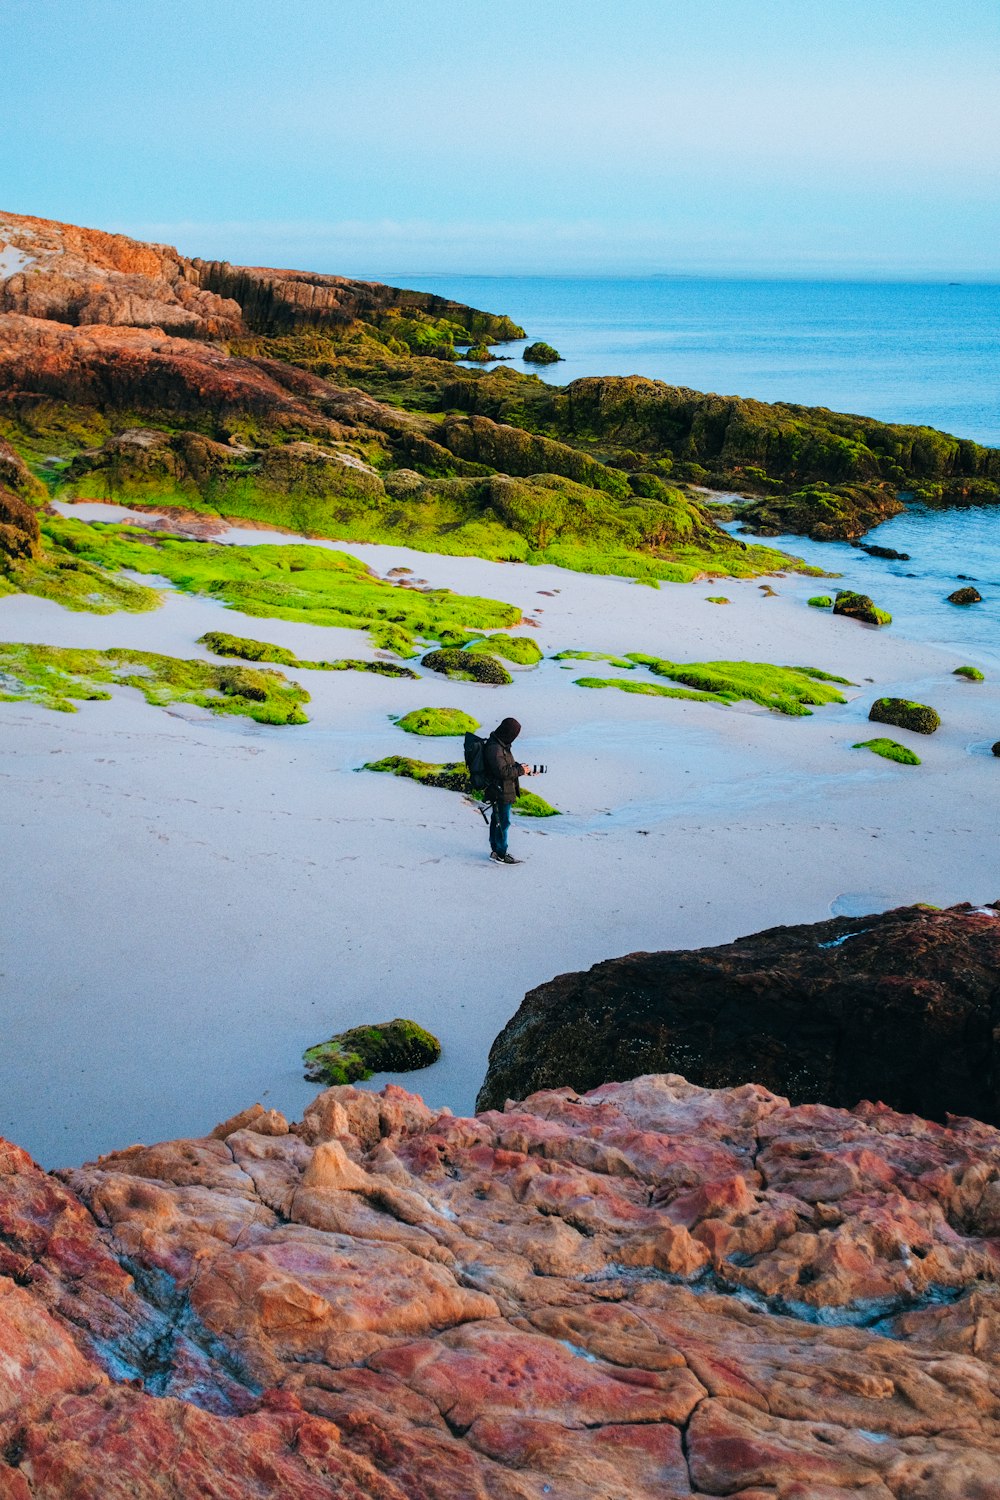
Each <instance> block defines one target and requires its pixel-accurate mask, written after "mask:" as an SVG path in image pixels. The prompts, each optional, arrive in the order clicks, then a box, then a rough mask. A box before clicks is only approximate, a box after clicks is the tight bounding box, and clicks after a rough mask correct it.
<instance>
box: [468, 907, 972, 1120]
mask: <svg viewBox="0 0 1000 1500" xmlns="http://www.w3.org/2000/svg"><path fill="white" fill-rule="evenodd" d="M998 1046H1000V903H994V904H993V905H992V906H984V907H973V906H971V905H969V904H968V903H965V904H963V905H960V906H953V907H949V908H948V909H947V910H945V911H938V910H937V909H935V908H933V907H928V906H907V907H899V908H897V909H896V910H895V911H889V912H882V913H879V914H876V915H872V916H864V917H834V918H832V919H831V920H829V921H826V922H813V923H808V924H803V925H801V926H796V927H772V928H769V929H768V930H767V931H766V932H757V933H754V934H752V935H751V936H750V937H743V938H739V939H738V940H737V941H736V942H734V943H725V944H722V945H721V946H719V947H715V948H698V949H677V950H674V951H670V952H665V953H631V954H628V955H626V956H625V957H624V958H613V959H608V960H607V961H605V962H604V963H599V964H595V965H594V967H593V968H592V969H588V970H586V971H585V972H581V973H574V974H561V975H559V976H558V977H557V978H556V979H553V980H550V981H549V983H547V984H543V985H539V986H538V987H537V988H536V989H533V990H530V991H529V992H528V994H527V995H525V997H524V1000H523V1001H522V1002H521V1006H520V1008H519V1009H518V1011H517V1012H516V1014H515V1015H514V1016H512V1017H511V1019H510V1020H509V1021H508V1023H507V1025H506V1026H505V1027H504V1029H503V1031H501V1032H500V1034H499V1036H498V1037H497V1038H496V1041H495V1042H494V1043H493V1046H492V1048H491V1050H490V1059H489V1068H488V1070H487V1074H486V1081H485V1083H484V1084H483V1087H482V1089H481V1090H480V1094H479V1099H478V1101H477V1103H478V1107H479V1108H480V1109H489V1108H491V1107H497V1106H502V1104H503V1102H504V1100H505V1099H508V1098H511V1099H520V1098H523V1097H524V1096H525V1095H527V1094H530V1093H532V1092H533V1091H534V1090H537V1089H541V1088H550V1087H552V1086H554V1085H557V1084H571V1085H572V1086H573V1087H574V1088H576V1089H589V1088H594V1087H596V1086H597V1085H598V1084H600V1083H603V1082H604V1081H606V1080H607V1079H625V1078H631V1077H634V1076H635V1075H636V1074H639V1073H660V1072H676V1073H683V1074H684V1075H685V1076H686V1077H687V1078H689V1079H691V1080H692V1081H693V1082H695V1083H699V1084H703V1085H706V1086H709V1087H712V1088H720V1087H728V1086H729V1085H731V1084H737V1083H742V1082H743V1081H744V1080H745V1079H746V1078H747V1077H752V1078H754V1079H755V1080H756V1081H757V1082H758V1083H762V1084H764V1085H765V1086H766V1087H768V1088H771V1089H774V1090H775V1091H776V1092H778V1093H781V1094H787V1095H788V1096H789V1097H790V1098H791V1099H792V1100H793V1101H796V1102H803V1103H804V1102H806V1101H808V1100H820V1101H822V1102H823V1103H824V1104H834V1105H843V1106H847V1107H850V1106H851V1105H854V1104H857V1103H858V1101H859V1100H861V1099H882V1100H885V1101H886V1103H888V1104H890V1105H892V1107H893V1108H895V1109H904V1110H914V1111H916V1112H917V1113H919V1114H922V1115H926V1116H929V1117H931V1118H932V1119H936V1120H943V1119H944V1118H945V1115H946V1114H947V1113H948V1112H949V1111H951V1112H952V1113H955V1114H965V1115H973V1116H975V1118H976V1119H980V1120H987V1121H989V1122H990V1123H992V1124H1000V1051H998Z"/></svg>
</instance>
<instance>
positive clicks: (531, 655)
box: [465, 631, 542, 667]
mask: <svg viewBox="0 0 1000 1500" xmlns="http://www.w3.org/2000/svg"><path fill="white" fill-rule="evenodd" d="M465 649H466V651H478V652H486V653H488V654H489V655H490V656H502V657H503V659H504V661H512V662H514V664H515V665H516V666H519V667H533V666H535V665H536V664H537V663H538V662H540V661H541V659H542V653H541V651H540V650H539V648H538V645H537V642H535V641H533V640H532V639H531V637H530V636H527V635H505V634H504V633H503V632H502V631H501V632H498V633H497V634H495V635H487V636H483V637H482V639H480V640H478V641H470V642H469V643H468V645H467V646H466V648H465Z"/></svg>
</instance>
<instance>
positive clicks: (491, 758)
mask: <svg viewBox="0 0 1000 1500" xmlns="http://www.w3.org/2000/svg"><path fill="white" fill-rule="evenodd" d="M520 733H521V726H520V724H519V723H518V722H517V720H516V719H504V721H503V722H502V723H501V724H498V725H497V727H496V729H494V731H493V733H492V734H491V735H490V737H489V739H488V740H487V741H486V749H485V750H484V751H483V760H484V762H485V764H486V774H487V777H488V778H489V779H488V781H487V784H486V800H487V801H488V802H507V803H511V802H516V801H517V799H518V797H519V796H520V792H521V784H520V782H519V781H518V775H519V773H520V770H521V767H520V765H519V763H518V762H517V761H516V760H515V759H514V757H513V755H512V754H511V749H510V747H511V745H512V744H513V742H514V741H515V740H516V739H517V737H518V735H519V734H520Z"/></svg>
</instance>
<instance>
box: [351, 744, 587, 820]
mask: <svg viewBox="0 0 1000 1500" xmlns="http://www.w3.org/2000/svg"><path fill="white" fill-rule="evenodd" d="M361 770H362V771H385V772H387V773H388V774H389V775H390V776H403V777H405V778H406V779H407V780H408V781H419V782H421V783H422V784H423V785H424V786H436V787H440V788H441V789H442V790H443V791H446V792H463V793H464V794H465V796H467V797H470V798H472V799H473V800H474V801H476V802H481V801H482V800H483V794H482V792H480V791H476V790H475V789H474V788H473V787H472V786H471V785H470V783H469V773H468V771H467V770H466V769H465V764H464V762H462V761H448V762H446V763H444V764H442V765H434V764H432V763H431V762H430V761H426V760H412V759H411V758H410V757H409V756H408V755H386V756H384V757H383V759H382V760H370V761H366V763H365V764H364V765H363V766H362V767H361ZM514 811H515V812H517V813H521V814H522V815H523V816H524V817H527V818H555V817H558V816H559V809H558V808H557V807H553V806H552V804H551V803H550V802H546V800H545V798H544V797H539V796H538V794H537V793H536V792H522V793H521V795H520V796H519V797H518V799H517V801H516V802H515V803H514Z"/></svg>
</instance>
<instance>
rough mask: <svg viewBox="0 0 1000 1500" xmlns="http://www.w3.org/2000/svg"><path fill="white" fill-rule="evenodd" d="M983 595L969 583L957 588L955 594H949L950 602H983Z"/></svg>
mask: <svg viewBox="0 0 1000 1500" xmlns="http://www.w3.org/2000/svg"><path fill="white" fill-rule="evenodd" d="M982 602H983V596H982V594H981V593H980V592H979V590H978V589H976V588H973V587H972V585H971V584H967V585H966V586H965V587H964V588H960V589H956V590H955V592H954V593H953V594H949V595H948V603H949V604H982Z"/></svg>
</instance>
